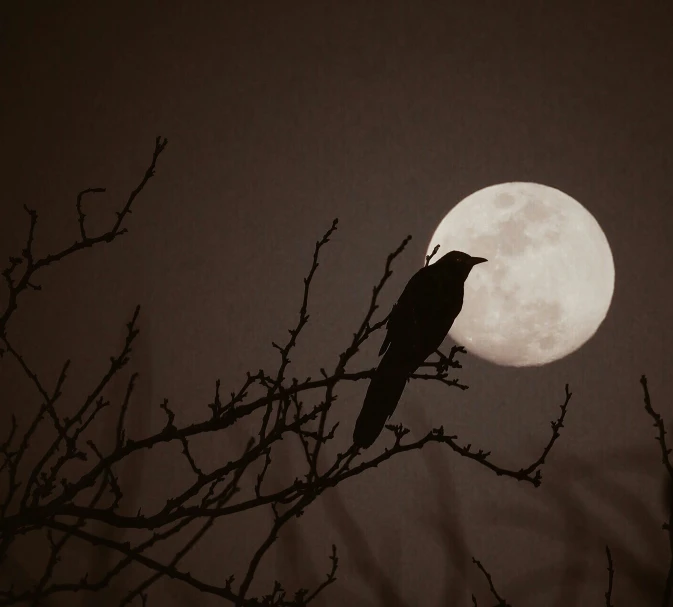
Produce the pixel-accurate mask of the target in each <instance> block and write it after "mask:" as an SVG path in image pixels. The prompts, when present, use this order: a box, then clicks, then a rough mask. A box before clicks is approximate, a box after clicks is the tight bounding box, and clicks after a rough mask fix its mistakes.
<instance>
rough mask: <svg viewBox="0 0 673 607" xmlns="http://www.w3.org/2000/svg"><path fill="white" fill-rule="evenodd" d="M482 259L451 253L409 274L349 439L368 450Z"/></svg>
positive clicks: (434, 348)
mask: <svg viewBox="0 0 673 607" xmlns="http://www.w3.org/2000/svg"><path fill="white" fill-rule="evenodd" d="M485 261H487V260H486V259H484V258H483V257H471V256H470V255H468V254H467V253H463V252H462V251H451V252H450V253H447V254H446V255H444V256H443V257H442V258H441V259H439V260H438V261H436V262H435V263H433V264H432V265H426V266H425V267H423V268H421V269H420V270H419V271H418V272H416V274H414V275H413V276H412V277H411V280H409V282H408V283H407V286H406V287H405V288H404V291H403V292H402V295H400V298H399V300H398V301H397V303H396V304H395V305H394V306H393V309H392V310H391V312H390V315H389V316H388V321H387V323H386V326H387V333H386V337H385V339H384V340H383V345H382V346H381V349H380V350H379V356H381V355H384V356H383V358H382V359H381V362H380V363H379V366H378V367H377V369H376V371H374V375H373V376H372V379H371V382H370V384H369V388H368V389H367V395H366V396H365V400H364V403H363V404H362V410H361V411H360V415H359V416H358V419H357V422H355V430H354V431H353V443H354V444H355V446H356V447H360V448H367V447H369V446H371V445H372V443H373V442H374V441H375V440H376V438H377V437H378V436H379V434H381V430H383V426H384V425H385V423H386V420H387V419H388V418H389V417H390V416H391V415H392V414H393V411H395V407H396V406H397V403H398V401H399V400H400V397H401V396H402V392H403V391H404V386H405V384H406V382H407V380H408V379H409V376H410V375H411V374H412V373H414V372H415V371H416V369H418V367H420V366H421V365H422V364H423V362H424V361H425V359H426V358H427V357H428V356H430V354H432V353H433V352H436V351H437V350H438V348H439V346H440V345H441V343H442V342H443V341H444V338H445V337H446V335H447V333H448V332H449V329H450V328H451V325H452V324H453V321H454V320H455V319H456V316H458V313H459V312H460V310H461V308H462V307H463V285H464V283H465V280H466V279H467V276H468V275H469V273H470V270H471V269H472V268H473V267H474V266H475V265H477V264H478V263H483V262H485Z"/></svg>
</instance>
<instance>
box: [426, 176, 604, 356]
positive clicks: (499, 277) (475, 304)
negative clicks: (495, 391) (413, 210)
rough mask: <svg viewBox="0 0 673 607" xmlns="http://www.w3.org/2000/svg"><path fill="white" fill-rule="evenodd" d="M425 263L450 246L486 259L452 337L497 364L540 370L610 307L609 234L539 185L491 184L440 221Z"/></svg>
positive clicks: (577, 342)
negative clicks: (433, 253) (434, 251)
mask: <svg viewBox="0 0 673 607" xmlns="http://www.w3.org/2000/svg"><path fill="white" fill-rule="evenodd" d="M436 245H439V246H440V248H439V250H438V252H437V254H436V255H435V257H434V258H433V259H432V260H431V262H430V263H432V262H433V261H436V260H437V259H439V258H440V257H442V256H443V255H444V254H445V253H448V252H449V251H452V250H454V249H455V250H459V251H464V252H465V253H469V254H470V255H472V256H476V257H485V258H486V259H488V262H487V263H484V264H481V265H478V266H476V267H475V268H474V269H473V270H472V272H471V273H470V276H469V277H468V279H467V281H466V282H465V298H464V303H463V309H462V311H461V313H460V314H459V315H458V318H456V320H455V322H454V323H453V327H452V328H451V331H450V332H449V335H451V337H452V339H454V340H455V341H456V342H457V343H459V344H461V345H463V346H465V347H466V348H467V349H468V351H470V353H472V354H476V355H477V356H479V357H481V358H484V359H486V360H489V361H491V362H493V363H496V364H500V365H508V366H515V367H522V366H531V365H544V364H547V363H549V362H552V361H554V360H558V359H560V358H563V357H564V356H567V355H568V354H570V353H571V352H574V351H575V350H577V349H578V348H580V347H581V346H582V345H584V344H585V343H586V342H587V341H588V340H589V339H590V338H591V336H592V335H593V334H594V333H595V332H596V331H597V330H598V327H599V326H600V324H601V323H602V322H603V320H604V319H605V316H606V314H607V312H608V309H609V307H610V302H611V301H612V293H613V291H614V285H615V267H614V263H613V260H612V252H611V251H610V245H609V244H608V241H607V238H606V237H605V234H604V233H603V230H602V229H601V227H600V226H599V225H598V222H597V221H596V220H595V219H594V217H593V216H592V215H591V213H589V211H587V210H586V209H585V208H584V207H583V206H582V205H581V204H580V203H579V202H577V201H576V200H575V199H573V198H571V197H570V196H568V195H567V194H564V193H563V192H561V191H559V190H557V189H555V188H551V187H548V186H545V185H541V184H538V183H528V182H511V183H501V184H497V185H492V186H490V187H487V188H484V189H482V190H479V191H477V192H475V193H474V194H471V195H470V196H468V197H467V198H465V199H464V200H462V201H461V202H460V203H458V204H457V205H456V206H455V207H454V208H452V209H451V211H449V213H448V214H447V215H446V217H444V219H443V220H442V221H441V223H440V224H439V226H438V227H437V229H436V230H435V233H434V235H433V237H432V240H431V241H430V246H429V247H428V254H430V253H431V252H432V250H433V249H434V248H435V246H436Z"/></svg>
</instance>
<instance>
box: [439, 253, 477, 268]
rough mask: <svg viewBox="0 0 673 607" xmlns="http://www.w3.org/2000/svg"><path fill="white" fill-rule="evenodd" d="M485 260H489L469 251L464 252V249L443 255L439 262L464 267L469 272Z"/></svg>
mask: <svg viewBox="0 0 673 607" xmlns="http://www.w3.org/2000/svg"><path fill="white" fill-rule="evenodd" d="M485 261H488V260H487V259H484V258H483V257H472V256H471V255H468V254H467V253H463V252H462V251H451V252H450V253H447V254H446V255H444V256H443V257H441V258H440V259H439V260H438V261H437V263H438V264H440V263H441V264H445V265H452V266H455V267H456V268H464V269H465V270H466V271H467V272H469V271H470V270H471V269H472V268H473V267H474V266H476V265H477V264H478V263H484V262H485Z"/></svg>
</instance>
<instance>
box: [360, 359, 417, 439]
mask: <svg viewBox="0 0 673 607" xmlns="http://www.w3.org/2000/svg"><path fill="white" fill-rule="evenodd" d="M408 377H409V373H408V371H407V370H406V369H402V368H400V366H399V365H394V364H389V363H387V361H386V357H384V359H383V360H382V361H381V364H380V365H379V368H378V369H377V370H376V372H375V373H374V376H373V377H372V380H371V382H370V384H369V388H368V389H367V396H365V402H364V403H363V404H362V410H361V411H360V415H359V416H358V419H357V421H356V422H355V430H353V443H354V444H355V446H356V447H360V448H367V447H369V446H371V445H372V443H373V442H374V441H375V440H376V439H377V437H378V436H379V434H381V431H382V430H383V426H385V423H386V420H387V419H388V418H389V417H390V416H391V415H392V414H393V411H395V407H397V403H398V402H399V400H400V397H401V396H402V392H404V386H405V385H406V383H407V378H408Z"/></svg>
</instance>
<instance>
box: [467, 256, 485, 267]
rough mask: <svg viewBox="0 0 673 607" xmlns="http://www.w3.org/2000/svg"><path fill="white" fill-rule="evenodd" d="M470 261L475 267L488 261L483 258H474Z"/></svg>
mask: <svg viewBox="0 0 673 607" xmlns="http://www.w3.org/2000/svg"><path fill="white" fill-rule="evenodd" d="M470 261H471V262H472V265H473V266H476V265H477V264H478V263H484V262H485V261H488V259H484V258H483V257H472V258H471V259H470Z"/></svg>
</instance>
